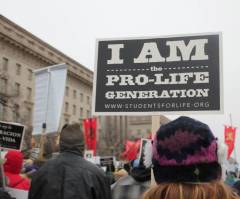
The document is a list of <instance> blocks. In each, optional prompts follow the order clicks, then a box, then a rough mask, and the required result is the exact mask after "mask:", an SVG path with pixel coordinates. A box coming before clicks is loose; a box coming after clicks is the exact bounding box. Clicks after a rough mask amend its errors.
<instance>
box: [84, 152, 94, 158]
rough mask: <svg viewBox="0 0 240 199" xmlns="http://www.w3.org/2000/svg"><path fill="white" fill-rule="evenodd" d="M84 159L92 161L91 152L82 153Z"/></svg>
mask: <svg viewBox="0 0 240 199" xmlns="http://www.w3.org/2000/svg"><path fill="white" fill-rule="evenodd" d="M84 158H85V159H92V158H93V150H85V151H84Z"/></svg>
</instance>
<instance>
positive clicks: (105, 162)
mask: <svg viewBox="0 0 240 199" xmlns="http://www.w3.org/2000/svg"><path fill="white" fill-rule="evenodd" d="M113 161H114V160H113V156H103V157H100V165H101V166H111V165H113Z"/></svg>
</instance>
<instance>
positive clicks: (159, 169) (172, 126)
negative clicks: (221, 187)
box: [152, 116, 221, 183]
mask: <svg viewBox="0 0 240 199" xmlns="http://www.w3.org/2000/svg"><path fill="white" fill-rule="evenodd" d="M217 147H218V146H217V140H216V138H215V137H214V135H213V133H212V131H211V130H210V128H209V127H208V125H206V124H204V123H202V122H200V121H197V120H195V119H192V118H189V117H183V116H182V117H179V118H178V119H176V120H174V121H171V122H169V123H167V124H165V125H162V126H161V127H160V129H159V130H158V131H157V133H156V136H155V139H154V142H153V159H152V161H153V162H152V163H153V172H154V177H155V180H156V182H157V183H165V182H186V183H200V182H211V181H214V180H219V179H220V178H221V166H220V164H219V162H218V155H217Z"/></svg>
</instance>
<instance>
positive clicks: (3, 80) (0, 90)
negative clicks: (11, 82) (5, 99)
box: [0, 78, 7, 94]
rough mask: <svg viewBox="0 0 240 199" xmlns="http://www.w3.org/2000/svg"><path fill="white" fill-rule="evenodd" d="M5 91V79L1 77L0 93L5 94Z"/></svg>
mask: <svg viewBox="0 0 240 199" xmlns="http://www.w3.org/2000/svg"><path fill="white" fill-rule="evenodd" d="M6 92H7V80H6V79H3V78H1V79H0V93H3V94H6Z"/></svg>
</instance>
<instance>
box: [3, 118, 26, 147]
mask: <svg viewBox="0 0 240 199" xmlns="http://www.w3.org/2000/svg"><path fill="white" fill-rule="evenodd" d="M0 122H2V123H6V124H12V125H16V126H23V135H22V139H21V144H20V149H12V148H6V147H2V146H0V149H6V150H15V151H21V150H22V146H23V140H24V136H25V129H26V127H25V125H23V124H20V123H15V122H4V121H2V120H0Z"/></svg>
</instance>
